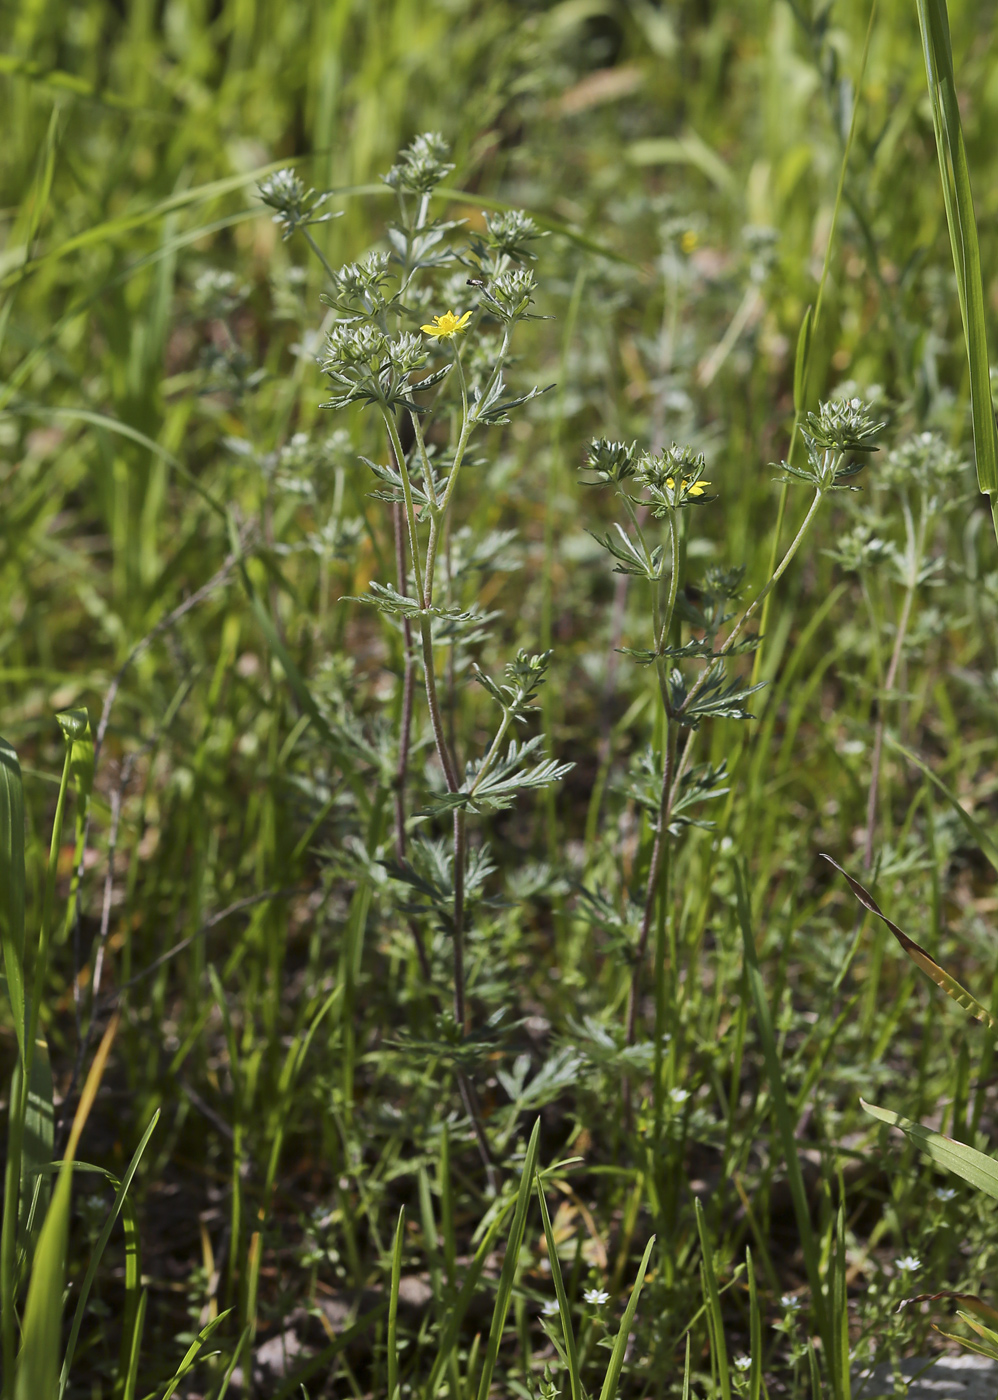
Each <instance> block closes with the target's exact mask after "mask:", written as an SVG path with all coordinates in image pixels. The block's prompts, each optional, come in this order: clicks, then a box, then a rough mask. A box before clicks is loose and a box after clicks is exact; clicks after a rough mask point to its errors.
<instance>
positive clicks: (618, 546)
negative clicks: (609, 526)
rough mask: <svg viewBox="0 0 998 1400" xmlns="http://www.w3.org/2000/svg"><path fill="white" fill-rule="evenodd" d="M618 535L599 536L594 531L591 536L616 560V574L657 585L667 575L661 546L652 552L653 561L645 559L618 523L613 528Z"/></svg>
mask: <svg viewBox="0 0 998 1400" xmlns="http://www.w3.org/2000/svg"><path fill="white" fill-rule="evenodd" d="M613 528H614V530H615V531H616V535H614V534H613V533H612V532H611V533H610V534H606V535H597V534H596V532H595V531H594V530H590V531H589V534H591V535H592V537H593V539H594V540H595V541H596V542H597V544H601V545H602V546H603V548H604V549H605V550H606V552H607V554H609V555H610V557H611V558H612V559H615V560H616V563H615V564H614V566H613V572H614V573H615V574H630V575H631V576H632V577H633V578H646V579H648V580H649V582H651V583H655V582H656V581H657V580H658V579H660V578H662V577H663V575H664V573H665V551H664V549H663V547H662V546H661V545H656V547H655V548H654V549H653V550H652V552H651V559H650V560H648V559H646V558H645V553H644V550H643V549H642V548H641V546H640V545H639V544H638V543H637V542H636V541H635V540H632V539H631V537H630V535H629V534H628V533H627V531H626V530H625V529H624V527H623V525H620V524H618V523H617V522H616V521H615V522H614V526H613Z"/></svg>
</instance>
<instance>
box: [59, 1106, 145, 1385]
mask: <svg viewBox="0 0 998 1400" xmlns="http://www.w3.org/2000/svg"><path fill="white" fill-rule="evenodd" d="M159 1115H160V1110H159V1109H158V1108H157V1110H156V1112H155V1113H154V1114H153V1116H152V1119H151V1121H150V1123H149V1126H148V1128H146V1130H145V1132H144V1133H143V1134H142V1140H141V1142H140V1143H139V1145H138V1147H137V1148H136V1149H135V1152H134V1153H133V1155H132V1160H131V1161H130V1162H129V1164H128V1168H127V1170H126V1171H125V1175H124V1176H123V1177H122V1178H121V1181H120V1182H118V1183H117V1189H116V1191H115V1195H114V1201H113V1203H112V1205H111V1210H110V1212H109V1214H108V1217H107V1219H106V1220H105V1222H104V1226H103V1229H102V1230H101V1232H100V1234H99V1235H98V1237H97V1243H96V1244H95V1245H94V1250H93V1254H92V1255H91V1257H90V1263H89V1265H88V1266H87V1272H86V1274H85V1275H84V1279H83V1283H82V1284H81V1285H80V1296H79V1300H78V1301H77V1304H76V1312H75V1313H74V1315H73V1325H72V1327H71V1328H70V1331H69V1340H68V1342H67V1343H66V1355H65V1357H64V1358H63V1363H62V1378H61V1380H60V1383H59V1394H60V1395H63V1394H65V1391H66V1384H67V1382H68V1380H69V1371H70V1367H71V1366H72V1364H73V1353H74V1352H75V1351H76V1343H77V1340H78V1338H79V1335H80V1328H81V1327H82V1325H83V1315H84V1313H85V1312H86V1308H87V1300H88V1298H89V1297H90V1289H91V1288H92V1287H93V1282H94V1279H95V1278H96V1277H97V1269H98V1267H99V1265H100V1261H101V1259H102V1257H103V1255H104V1250H105V1249H106V1248H107V1242H108V1240H109V1239H110V1238H111V1231H112V1229H113V1228H114V1222H115V1221H116V1220H117V1218H118V1216H119V1214H120V1213H121V1208H122V1206H123V1205H124V1203H125V1197H126V1196H127V1195H128V1188H129V1187H130V1186H131V1184H132V1179H133V1177H134V1176H135V1173H136V1171H137V1170H138V1166H139V1163H140V1162H141V1160H142V1154H143V1153H144V1152H145V1150H146V1146H147V1144H148V1142H149V1139H150V1138H151V1137H152V1135H153V1131H154V1130H155V1127H156V1124H157V1123H158V1122H159Z"/></svg>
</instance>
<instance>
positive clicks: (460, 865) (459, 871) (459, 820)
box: [454, 807, 468, 1035]
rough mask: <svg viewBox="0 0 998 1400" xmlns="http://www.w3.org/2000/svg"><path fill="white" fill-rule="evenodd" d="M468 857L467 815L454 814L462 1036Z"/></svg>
mask: <svg viewBox="0 0 998 1400" xmlns="http://www.w3.org/2000/svg"><path fill="white" fill-rule="evenodd" d="M467 855H468V831H467V814H466V812H465V810H464V808H463V807H458V808H457V809H456V811H455V812H454V1020H455V1021H456V1022H457V1024H458V1026H459V1027H460V1030H461V1034H462V1035H466V1034H467V1032H468V1024H467V1022H468V1010H467V1007H466V1005H465V999H464V866H465V861H466V860H467Z"/></svg>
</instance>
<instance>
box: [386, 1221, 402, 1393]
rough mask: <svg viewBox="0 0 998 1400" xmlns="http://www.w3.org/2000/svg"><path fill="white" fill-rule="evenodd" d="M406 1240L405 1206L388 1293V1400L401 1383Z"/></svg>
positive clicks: (398, 1229)
mask: <svg viewBox="0 0 998 1400" xmlns="http://www.w3.org/2000/svg"><path fill="white" fill-rule="evenodd" d="M404 1240H405V1206H402V1207H401V1208H400V1210H399V1218H398V1224H397V1225H396V1226H395V1244H394V1247H393V1248H392V1282H391V1290H390V1292H389V1294H388V1400H395V1392H396V1391H397V1390H398V1384H399V1353H398V1315H399V1285H400V1284H401V1282H402V1245H403V1242H404Z"/></svg>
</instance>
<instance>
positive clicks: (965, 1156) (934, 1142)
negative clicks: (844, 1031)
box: [860, 1099, 998, 1201]
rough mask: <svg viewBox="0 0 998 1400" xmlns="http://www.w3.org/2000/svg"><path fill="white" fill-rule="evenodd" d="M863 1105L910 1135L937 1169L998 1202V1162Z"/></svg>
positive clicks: (907, 1120)
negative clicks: (949, 1173)
mask: <svg viewBox="0 0 998 1400" xmlns="http://www.w3.org/2000/svg"><path fill="white" fill-rule="evenodd" d="M860 1103H861V1104H862V1106H863V1108H864V1109H865V1110H866V1112H867V1113H869V1114H870V1116H871V1118H876V1119H878V1120H879V1122H881V1123H887V1124H889V1125H890V1126H891V1127H892V1128H900V1129H901V1130H902V1131H903V1132H905V1133H907V1135H908V1137H910V1138H911V1140H912V1142H913V1143H914V1144H915V1145H916V1147H919V1148H921V1150H922V1151H923V1152H924V1153H925V1154H926V1156H928V1157H929V1158H931V1160H932V1161H933V1162H934V1163H935V1164H936V1166H937V1167H942V1169H943V1170H944V1171H948V1172H953V1174H954V1175H955V1176H958V1177H960V1178H962V1180H964V1181H967V1182H969V1183H970V1185H971V1186H976V1187H977V1189H978V1190H979V1191H983V1192H985V1194H986V1195H988V1196H991V1197H992V1198H993V1199H994V1200H996V1201H998V1161H996V1160H995V1158H994V1157H988V1156H986V1155H985V1154H984V1153H983V1152H978V1151H977V1149H976V1148H973V1147H968V1146H967V1144H966V1143H965V1142H955V1141H954V1140H953V1138H948V1137H944V1136H943V1134H942V1133H936V1132H933V1130H932V1129H931V1128H926V1127H924V1126H923V1124H921V1123H913V1122H912V1121H911V1119H910V1118H903V1117H902V1116H901V1114H900V1113H892V1112H891V1110H890V1109H887V1108H877V1107H876V1105H875V1104H872V1103H867V1102H866V1101H865V1099H860Z"/></svg>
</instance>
